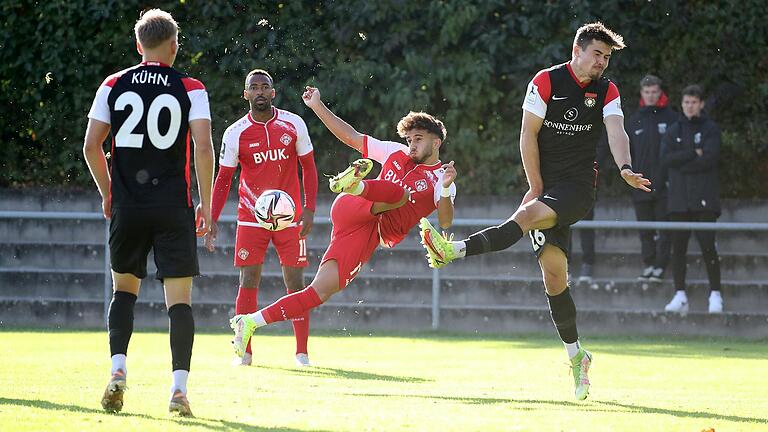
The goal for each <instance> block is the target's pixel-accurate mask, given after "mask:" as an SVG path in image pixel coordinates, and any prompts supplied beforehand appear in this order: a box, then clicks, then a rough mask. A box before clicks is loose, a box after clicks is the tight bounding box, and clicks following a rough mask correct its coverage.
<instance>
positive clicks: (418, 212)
mask: <svg viewBox="0 0 768 432" xmlns="http://www.w3.org/2000/svg"><path fill="white" fill-rule="evenodd" d="M363 157H366V158H370V159H373V160H375V161H376V162H379V163H380V164H381V172H380V173H379V177H378V178H379V179H382V180H389V181H391V182H392V183H396V184H398V185H400V186H402V187H403V188H405V189H407V190H408V192H410V194H411V198H410V199H409V200H408V202H407V203H405V205H403V206H402V207H399V208H396V209H394V210H389V211H386V212H384V213H382V214H380V215H379V235H380V236H381V244H382V246H384V247H393V246H394V245H396V244H398V243H400V242H401V241H402V240H403V239H404V238H405V236H406V235H408V231H410V230H411V228H413V227H414V226H416V224H418V223H419V220H420V219H421V218H423V217H427V216H429V215H430V214H431V213H432V212H433V211H435V209H437V203H438V202H439V201H440V191H441V189H442V184H443V173H444V172H445V170H444V169H443V163H442V162H440V161H437V162H436V163H435V164H433V165H425V164H417V163H416V162H414V161H413V160H412V159H411V157H410V156H409V155H408V146H405V145H403V144H400V143H397V142H393V141H380V140H378V139H376V138H373V137H369V136H365V137H364V138H363ZM455 197H456V184H455V183H451V202H453V199H454V198H455Z"/></svg>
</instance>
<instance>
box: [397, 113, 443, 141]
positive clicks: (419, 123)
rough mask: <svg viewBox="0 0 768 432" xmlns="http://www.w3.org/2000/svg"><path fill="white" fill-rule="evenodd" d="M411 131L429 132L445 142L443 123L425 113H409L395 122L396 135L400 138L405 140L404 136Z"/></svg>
mask: <svg viewBox="0 0 768 432" xmlns="http://www.w3.org/2000/svg"><path fill="white" fill-rule="evenodd" d="M413 129H423V130H425V131H427V132H431V133H433V134H435V135H437V137H438V138H440V140H441V141H445V137H446V136H447V135H448V131H446V129H445V125H444V124H443V122H441V121H440V120H438V119H436V118H435V117H434V116H433V115H431V114H427V113H425V112H414V111H411V112H409V113H408V115H406V116H405V117H403V118H401V119H400V121H399V122H397V134H398V135H400V138H405V135H406V134H407V133H408V132H409V131H411V130H413Z"/></svg>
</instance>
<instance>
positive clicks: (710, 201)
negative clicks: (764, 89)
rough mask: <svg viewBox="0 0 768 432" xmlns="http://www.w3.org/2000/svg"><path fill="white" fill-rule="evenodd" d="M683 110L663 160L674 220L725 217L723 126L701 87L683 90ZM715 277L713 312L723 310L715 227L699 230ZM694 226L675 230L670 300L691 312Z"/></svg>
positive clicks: (711, 277)
mask: <svg viewBox="0 0 768 432" xmlns="http://www.w3.org/2000/svg"><path fill="white" fill-rule="evenodd" d="M682 108H683V115H682V116H680V120H679V121H678V122H677V123H675V124H674V125H672V126H671V127H670V128H669V130H668V131H667V133H666V134H665V135H664V138H663V139H662V149H663V157H662V158H663V161H664V166H665V168H666V169H667V174H668V177H667V179H668V183H667V187H668V189H669V191H668V201H667V205H668V209H669V220H671V221H689V222H714V221H715V220H717V218H718V216H720V180H719V178H718V174H717V163H718V160H719V158H720V128H719V127H718V126H717V124H715V122H714V121H712V120H711V119H710V118H709V117H708V116H707V115H706V114H705V113H704V112H703V111H702V110H703V109H704V99H703V92H702V90H701V87H699V86H697V85H691V86H688V87H686V88H685V89H683V99H682ZM694 233H695V234H696V238H697V239H698V241H699V245H700V247H701V253H702V256H703V258H704V264H705V266H706V268H707V276H708V278H709V288H710V290H711V291H710V294H709V313H721V312H722V311H723V298H722V296H721V295H720V259H719V258H718V255H717V249H716V248H715V232H714V231H695V232H694ZM690 236H691V232H690V230H688V231H675V232H674V233H673V234H672V269H673V273H674V279H675V289H676V290H677V292H676V293H675V296H674V297H673V298H672V300H671V301H670V302H669V304H667V306H666V307H665V310H666V311H668V312H680V313H685V312H687V311H688V297H687V296H686V293H685V272H686V252H687V249H688V239H689V238H690Z"/></svg>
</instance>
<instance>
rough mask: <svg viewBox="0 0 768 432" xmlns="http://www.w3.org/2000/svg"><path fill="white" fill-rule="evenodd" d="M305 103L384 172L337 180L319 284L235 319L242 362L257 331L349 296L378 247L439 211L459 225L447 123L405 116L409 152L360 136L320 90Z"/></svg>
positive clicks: (354, 169)
mask: <svg viewBox="0 0 768 432" xmlns="http://www.w3.org/2000/svg"><path fill="white" fill-rule="evenodd" d="M303 99H304V103H305V104H306V105H307V106H308V107H310V108H311V109H312V110H313V111H314V112H315V114H317V116H318V117H319V118H320V120H322V122H323V123H324V124H325V126H326V127H327V128H328V129H329V130H330V131H331V132H333V134H334V135H336V137H337V138H338V139H339V140H341V141H342V142H343V143H344V144H346V145H348V146H350V147H352V148H353V149H355V150H357V151H359V152H360V153H362V154H363V157H366V158H371V159H374V160H376V161H377V162H379V163H381V165H382V168H381V173H380V174H379V176H378V178H377V179H375V180H363V178H364V177H365V176H366V175H367V174H368V173H369V172H370V171H371V168H373V162H371V160H369V159H359V160H357V161H355V162H353V163H352V165H351V166H350V167H349V168H347V170H345V171H344V172H342V173H340V174H339V175H337V176H336V177H333V178H332V179H331V180H330V187H331V191H333V192H336V193H341V195H339V197H338V198H336V200H335V201H334V203H333V206H332V207H331V221H332V222H333V231H332V233H331V243H330V245H329V246H328V249H327V250H326V252H325V255H324V256H323V259H322V262H321V263H320V267H319V268H318V270H317V274H316V275H315V278H314V280H313V281H312V283H311V284H310V285H309V286H307V287H306V288H305V289H303V290H302V291H299V292H296V293H293V294H289V295H287V296H284V297H282V298H281V299H279V300H278V301H276V302H275V303H272V304H271V305H269V306H267V307H265V308H263V309H261V310H260V311H258V312H256V313H252V314H246V315H236V316H235V317H234V318H232V319H231V320H230V324H231V326H232V329H233V330H234V331H235V337H234V339H233V341H232V343H233V345H234V347H235V352H236V353H237V354H238V355H242V354H243V353H244V352H245V348H246V345H247V344H248V342H249V340H250V339H251V335H252V334H253V332H254V330H256V329H257V328H258V327H262V326H264V325H267V324H271V323H273V322H277V321H284V320H288V319H292V318H295V317H298V316H302V315H303V314H305V313H307V311H309V310H310V309H312V308H314V307H317V306H319V305H321V304H322V303H324V302H325V301H327V300H328V299H329V298H330V297H331V296H332V295H333V294H335V293H337V292H338V291H340V290H342V289H344V288H345V287H346V286H347V285H348V284H349V283H350V282H351V281H352V280H353V279H354V278H355V276H357V275H358V274H359V272H360V270H361V268H362V266H363V264H365V263H366V262H368V260H370V258H371V256H372V255H373V252H374V251H375V250H376V247H377V246H378V245H379V244H381V245H382V246H384V247H394V246H395V245H396V244H397V243H399V242H400V241H402V240H403V239H404V238H405V236H406V235H407V234H408V231H410V230H411V228H413V227H414V226H416V224H417V223H418V222H419V219H420V218H422V217H426V216H428V215H430V214H431V213H432V212H433V211H435V209H437V217H438V220H439V223H440V226H441V227H443V228H448V227H450V225H451V223H452V222H453V199H454V197H455V196H456V186H455V185H454V183H453V182H454V180H455V179H456V169H455V168H454V167H453V162H452V161H451V162H450V163H448V164H445V165H443V164H442V163H441V162H440V146H441V144H442V143H443V141H444V140H445V134H446V130H445V126H443V123H442V122H441V121H440V120H437V119H436V118H434V117H433V116H431V115H429V114H426V113H423V112H419V113H416V112H411V113H409V114H408V115H406V116H405V117H403V118H402V119H401V120H400V122H399V123H398V124H397V133H398V135H400V136H401V137H402V138H405V140H406V142H407V143H408V145H407V146H405V145H403V144H400V143H396V142H391V141H380V140H378V139H376V138H373V137H370V136H367V135H363V134H361V133H359V132H357V131H356V130H355V129H354V128H353V127H352V126H350V125H349V124H347V123H346V122H345V121H344V120H342V119H340V118H339V117H337V116H336V115H335V114H334V113H332V112H331V111H330V110H329V109H328V108H327V107H326V106H325V104H323V102H322V101H321V100H320V92H319V91H318V90H317V89H316V88H313V87H307V90H306V91H305V92H304V95H303ZM342 192H343V193H342Z"/></svg>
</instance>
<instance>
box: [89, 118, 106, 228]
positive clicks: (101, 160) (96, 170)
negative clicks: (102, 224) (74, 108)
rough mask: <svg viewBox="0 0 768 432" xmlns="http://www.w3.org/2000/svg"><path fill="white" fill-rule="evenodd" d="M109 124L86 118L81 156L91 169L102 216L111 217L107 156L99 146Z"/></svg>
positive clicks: (104, 137)
mask: <svg viewBox="0 0 768 432" xmlns="http://www.w3.org/2000/svg"><path fill="white" fill-rule="evenodd" d="M109 129H110V125H109V123H104V122H101V121H98V120H95V119H88V128H87V129H86V130H85V143H84V144H83V156H85V163H87V164H88V169H90V170H91V176H93V180H94V181H95V182H96V187H98V188H99V193H100V194H101V207H102V210H103V212H104V217H105V218H107V219H109V218H110V217H111V214H112V213H111V207H112V197H111V196H110V187H109V184H110V178H109V168H108V167H107V158H106V156H104V150H103V149H102V148H101V146H102V144H103V143H104V140H105V139H107V135H109Z"/></svg>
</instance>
